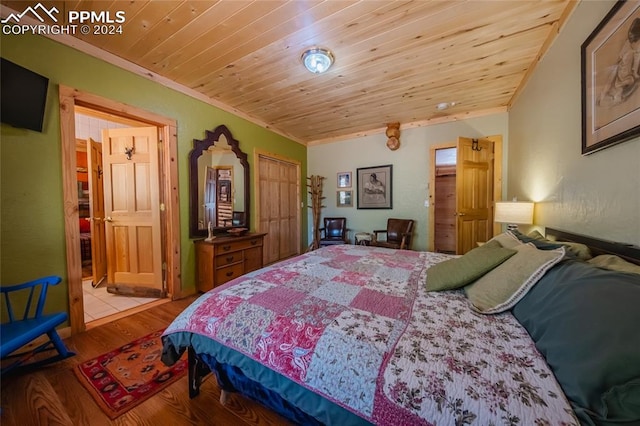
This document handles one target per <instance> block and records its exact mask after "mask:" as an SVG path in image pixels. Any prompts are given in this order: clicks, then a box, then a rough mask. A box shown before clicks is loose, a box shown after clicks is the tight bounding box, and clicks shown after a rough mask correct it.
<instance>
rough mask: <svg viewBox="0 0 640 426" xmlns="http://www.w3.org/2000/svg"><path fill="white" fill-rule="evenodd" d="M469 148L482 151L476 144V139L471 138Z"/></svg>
mask: <svg viewBox="0 0 640 426" xmlns="http://www.w3.org/2000/svg"><path fill="white" fill-rule="evenodd" d="M471 149H472V150H473V151H478V152H480V151H482V147H481V146H478V139H471Z"/></svg>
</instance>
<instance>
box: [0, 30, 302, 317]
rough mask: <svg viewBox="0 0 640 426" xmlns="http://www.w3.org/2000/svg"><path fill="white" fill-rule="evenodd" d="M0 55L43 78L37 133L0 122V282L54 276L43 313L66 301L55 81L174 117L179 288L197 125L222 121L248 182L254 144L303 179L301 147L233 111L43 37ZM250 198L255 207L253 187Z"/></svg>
mask: <svg viewBox="0 0 640 426" xmlns="http://www.w3.org/2000/svg"><path fill="white" fill-rule="evenodd" d="M0 52H1V53H2V57H4V58H6V59H8V60H10V61H12V62H15V63H17V64H18V65H21V66H23V67H25V68H28V69H31V70H33V71H35V72H37V73H39V74H42V75H44V76H46V77H48V78H49V93H48V99H47V107H46V112H45V120H44V129H43V132H42V133H39V132H33V131H29V130H22V129H16V128H13V127H10V126H7V125H5V124H2V126H1V128H0V250H1V252H0V283H2V285H7V284H14V283H18V282H23V281H26V280H30V279H33V278H37V277H39V276H43V275H60V276H62V277H63V280H64V281H63V285H62V286H58V287H56V288H53V289H52V293H51V295H50V297H49V299H51V300H50V303H49V304H48V309H49V310H51V309H58V310H60V309H62V308H63V307H65V308H66V307H67V306H68V299H67V297H68V296H67V284H66V283H67V281H66V275H67V273H66V255H65V235H64V208H65V207H64V206H63V202H62V199H63V196H62V167H61V142H60V123H59V121H60V120H59V102H58V85H59V84H62V85H65V86H69V87H73V88H75V89H78V90H81V91H84V92H88V93H93V94H96V95H99V96H102V97H105V98H109V99H112V100H115V101H118V102H122V103H125V104H128V105H132V106H135V107H138V108H141V109H145V110H147V111H151V112H154V113H156V114H160V115H163V116H166V117H169V118H173V119H175V120H176V121H177V123H178V158H179V161H178V176H179V193H180V235H181V238H180V245H181V250H182V259H181V266H182V286H183V288H193V287H194V285H195V284H194V282H195V253H194V248H193V243H192V242H191V240H190V239H189V223H188V222H189V214H188V213H189V206H188V203H189V187H188V155H189V151H190V150H191V148H192V146H193V139H203V138H204V137H205V130H207V129H209V130H212V129H214V128H215V127H216V126H218V125H220V124H225V125H226V126H227V127H228V128H229V130H230V131H231V132H232V134H233V136H234V137H235V138H236V139H237V140H238V141H240V146H241V148H242V150H243V151H244V152H246V153H247V154H248V156H249V164H250V166H251V180H252V183H253V178H254V176H255V175H254V173H255V171H254V166H253V152H254V149H255V148H258V149H261V150H265V151H268V152H271V153H274V154H279V155H282V156H286V157H288V158H291V159H294V160H297V161H300V163H301V165H302V170H301V172H302V182H305V176H306V173H307V149H306V147H305V146H303V145H300V144H298V143H296V142H293V141H291V140H289V139H287V138H285V137H283V136H280V135H277V134H275V133H272V132H270V131H268V130H266V129H264V128H262V127H260V126H257V125H255V124H252V123H250V122H248V121H246V120H244V119H242V118H239V117H237V116H234V115H233V114H230V113H228V112H225V111H222V110H220V109H218V108H215V107H213V106H211V105H208V104H206V103H204V102H201V101H199V100H196V99H194V98H191V97H189V96H187V95H184V94H182V93H179V92H177V91H175V90H172V89H169V88H166V87H164V86H162V85H160V84H158V83H155V82H153V81H150V80H148V79H146V78H143V77H140V76H137V75H135V74H133V73H131V72H128V71H125V70H122V69H120V68H118V67H115V66H113V65H110V64H108V63H106V62H104V61H102V60H99V59H96V58H93V57H91V56H89V55H86V54H84V53H81V52H79V51H77V50H74V49H72V48H70V47H67V46H64V45H62V44H59V43H57V42H54V41H52V40H49V39H47V38H45V37H40V36H33V35H14V36H11V35H2V37H1V38H0ZM305 190H306V188H305V187H304V185H303V186H302V188H301V199H302V200H306V199H307V197H306V191H305ZM251 197H252V198H251V203H252V206H254V208H255V205H256V200H255V189H254V188H253V185H252V191H251ZM68 208H73V206H68ZM305 210H306V209H305ZM303 211H304V210H303ZM251 220H252V222H251V225H252V228H255V217H254V216H253V217H252V219H251ZM306 230H307V217H306V215H303V217H302V230H301V235H303V241H302V242H301V244H302V247H306V245H307V241H306V236H307V231H306Z"/></svg>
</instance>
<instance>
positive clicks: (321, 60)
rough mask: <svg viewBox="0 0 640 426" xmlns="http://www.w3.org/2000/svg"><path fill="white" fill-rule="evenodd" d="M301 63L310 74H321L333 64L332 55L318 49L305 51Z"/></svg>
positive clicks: (325, 50) (327, 51)
mask: <svg viewBox="0 0 640 426" xmlns="http://www.w3.org/2000/svg"><path fill="white" fill-rule="evenodd" d="M302 63H303V64H304V66H305V68H306V69H308V70H309V71H311V72H312V73H314V74H322V73H323V72H325V71H327V70H328V69H329V67H331V65H332V64H333V53H331V52H330V51H329V50H327V49H321V48H319V47H314V48H312V49H307V50H305V52H304V53H303V54H302Z"/></svg>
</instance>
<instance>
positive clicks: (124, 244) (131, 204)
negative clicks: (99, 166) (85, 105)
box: [102, 127, 164, 297]
mask: <svg viewBox="0 0 640 426" xmlns="http://www.w3.org/2000/svg"><path fill="white" fill-rule="evenodd" d="M102 141H103V146H102V156H103V164H104V200H105V221H106V227H105V231H106V241H107V283H108V286H109V288H110V291H112V290H113V291H112V292H116V293H123V294H140V295H149V296H155V297H164V287H163V282H162V254H161V247H162V244H161V229H160V201H159V197H160V191H159V172H158V129H157V128H156V127H141V128H126V129H108V130H103V131H102Z"/></svg>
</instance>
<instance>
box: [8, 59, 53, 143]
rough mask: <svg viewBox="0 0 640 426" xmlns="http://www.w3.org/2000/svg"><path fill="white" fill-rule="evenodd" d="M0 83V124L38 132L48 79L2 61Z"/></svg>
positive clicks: (40, 128)
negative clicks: (0, 81) (0, 101)
mask: <svg viewBox="0 0 640 426" xmlns="http://www.w3.org/2000/svg"><path fill="white" fill-rule="evenodd" d="M0 80H2V86H1V87H0V90H1V91H0V98H1V100H2V104H1V105H0V120H1V121H2V122H3V123H7V124H10V125H12V126H14V127H19V128H22V129H30V130H35V131H38V132H42V124H43V121H44V108H45V105H46V103H47V88H48V87H49V79H48V78H47V77H44V76H42V75H40V74H36V73H35V72H33V71H31V70H28V69H26V68H23V67H21V66H20V65H18V64H14V63H13V62H11V61H8V60H6V59H5V58H2V63H1V64H0Z"/></svg>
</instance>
